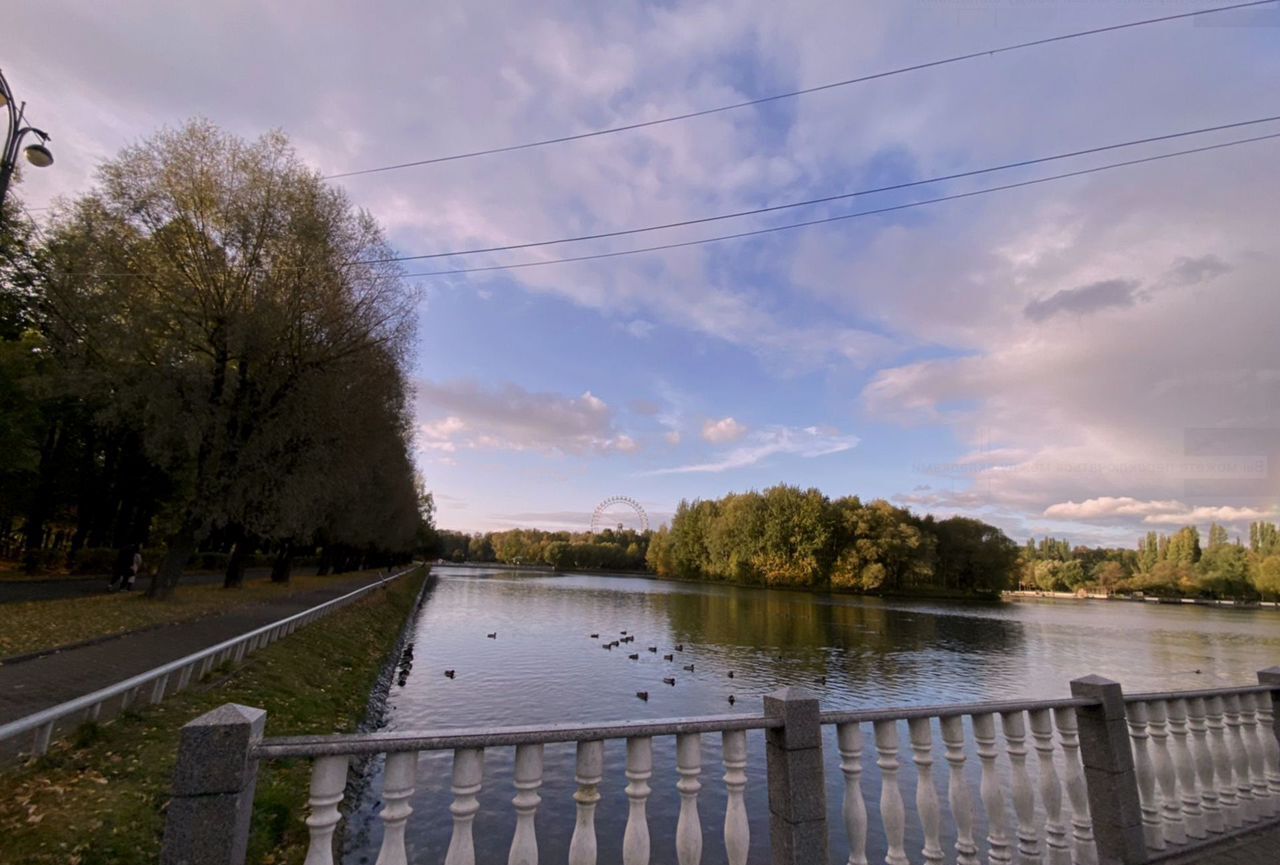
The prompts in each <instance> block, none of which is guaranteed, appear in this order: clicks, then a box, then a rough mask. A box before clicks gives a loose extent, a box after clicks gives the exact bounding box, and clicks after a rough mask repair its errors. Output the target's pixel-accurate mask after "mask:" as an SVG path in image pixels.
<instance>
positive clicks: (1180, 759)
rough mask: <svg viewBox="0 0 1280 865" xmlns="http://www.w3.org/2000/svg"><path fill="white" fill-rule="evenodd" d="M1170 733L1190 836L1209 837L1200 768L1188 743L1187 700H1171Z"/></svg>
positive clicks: (1183, 810) (1174, 764)
mask: <svg viewBox="0 0 1280 865" xmlns="http://www.w3.org/2000/svg"><path fill="white" fill-rule="evenodd" d="M1168 709H1169V734H1170V735H1171V736H1172V737H1173V767H1174V771H1175V773H1176V774H1177V776H1178V789H1179V792H1180V793H1181V798H1182V816H1183V820H1184V822H1185V823H1186V827H1187V835H1188V836H1190V837H1192V838H1205V837H1207V835H1208V833H1207V832H1205V828H1204V812H1203V811H1201V810H1200V791H1198V790H1197V789H1196V767H1195V763H1194V761H1193V760H1192V757H1191V748H1190V746H1189V745H1188V743H1187V701H1186V700H1181V699H1179V700H1170V701H1169V704H1168Z"/></svg>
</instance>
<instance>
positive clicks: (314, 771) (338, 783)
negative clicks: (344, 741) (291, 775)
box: [304, 755, 348, 865]
mask: <svg viewBox="0 0 1280 865" xmlns="http://www.w3.org/2000/svg"><path fill="white" fill-rule="evenodd" d="M347 759H348V758H347V757H346V756H345V755H344V756H341V757H317V758H316V761H315V764H314V765H312V767H311V798H310V799H308V800H307V805H308V806H309V807H310V810H311V813H310V815H309V816H308V817H307V831H308V832H309V833H310V834H311V843H310V844H309V845H308V846H307V858H306V861H305V862H304V865H333V832H334V830H335V829H336V828H337V827H338V821H339V820H341V819H342V815H341V814H340V813H338V805H340V804H341V803H342V792H343V790H344V789H346V786H347Z"/></svg>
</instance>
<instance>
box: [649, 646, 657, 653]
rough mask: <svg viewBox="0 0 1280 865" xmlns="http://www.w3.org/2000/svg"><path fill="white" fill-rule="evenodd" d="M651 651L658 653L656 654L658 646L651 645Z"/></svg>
mask: <svg viewBox="0 0 1280 865" xmlns="http://www.w3.org/2000/svg"><path fill="white" fill-rule="evenodd" d="M649 651H650V652H653V653H654V654H655V655H656V654H658V647H657V646H650V647H649Z"/></svg>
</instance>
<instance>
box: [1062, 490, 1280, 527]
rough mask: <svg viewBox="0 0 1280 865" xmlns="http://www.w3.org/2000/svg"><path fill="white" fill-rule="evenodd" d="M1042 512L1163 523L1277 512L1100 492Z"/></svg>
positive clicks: (1266, 516)
mask: <svg viewBox="0 0 1280 865" xmlns="http://www.w3.org/2000/svg"><path fill="white" fill-rule="evenodd" d="M1044 515H1045V516H1046V517H1050V518H1053V519H1063V520H1082V521H1110V520H1113V519H1114V518H1115V517H1140V518H1141V519H1142V522H1143V523H1146V524H1149V525H1163V526H1185V525H1198V524H1200V525H1202V524H1204V523H1210V522H1217V523H1227V524H1235V525H1243V524H1244V523H1249V522H1254V521H1256V520H1270V519H1275V518H1276V516H1277V509H1276V508H1275V507H1266V508H1242V507H1233V506H1230V505H1216V506H1207V505H1200V506H1194V507H1193V506H1191V505H1187V504H1184V503H1183V502H1180V501H1176V500H1172V499H1170V500H1164V501H1141V500H1138V499H1134V498H1131V497H1128V496H1121V497H1112V496H1100V497H1098V498H1094V499H1087V500H1085V501H1083V502H1072V501H1068V502H1060V503H1058V504H1055V505H1050V506H1049V507H1047V508H1045V511H1044Z"/></svg>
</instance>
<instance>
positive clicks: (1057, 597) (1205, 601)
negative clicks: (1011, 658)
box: [1002, 589, 1280, 610]
mask: <svg viewBox="0 0 1280 865" xmlns="http://www.w3.org/2000/svg"><path fill="white" fill-rule="evenodd" d="M1002 597H1004V598H1008V599H1010V600H1014V601H1018V600H1035V601H1123V602H1126V603H1130V604H1168V605H1170V606H1194V607H1221V608H1226V609H1239V610H1257V609H1276V608H1278V607H1280V601H1237V600H1234V599H1228V598H1218V599H1215V598H1162V597H1155V596H1154V595H1151V596H1145V595H1144V596H1141V597H1135V596H1133V595H1105V594H1102V593H1101V592H1086V593H1085V594H1083V595H1079V594H1076V593H1075V592H1041V591H1034V590H1031V589H1014V590H1011V591H1006V592H1004V593H1003V594H1002Z"/></svg>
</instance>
